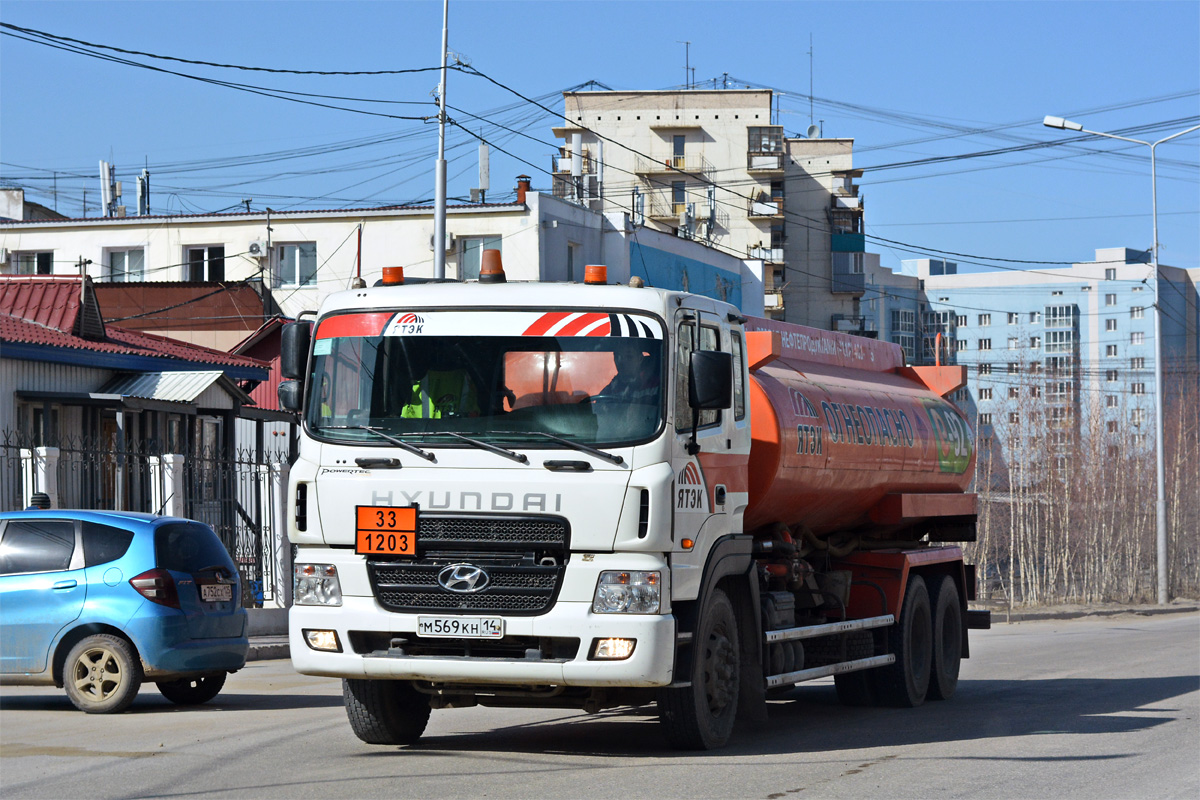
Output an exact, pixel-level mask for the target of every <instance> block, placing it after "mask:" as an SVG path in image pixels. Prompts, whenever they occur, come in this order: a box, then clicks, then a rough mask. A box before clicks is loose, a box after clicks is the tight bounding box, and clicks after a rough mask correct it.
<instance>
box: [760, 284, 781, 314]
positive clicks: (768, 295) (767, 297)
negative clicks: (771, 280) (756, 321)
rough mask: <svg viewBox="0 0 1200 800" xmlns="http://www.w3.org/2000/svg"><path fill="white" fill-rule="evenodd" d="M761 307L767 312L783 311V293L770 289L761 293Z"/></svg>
mask: <svg viewBox="0 0 1200 800" xmlns="http://www.w3.org/2000/svg"><path fill="white" fill-rule="evenodd" d="M763 307H764V308H765V309H766V310H767V311H782V310H783V292H781V291H780V290H778V289H772V290H769V291H766V292H764V293H763Z"/></svg>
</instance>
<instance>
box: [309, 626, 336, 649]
mask: <svg viewBox="0 0 1200 800" xmlns="http://www.w3.org/2000/svg"><path fill="white" fill-rule="evenodd" d="M304 640H305V641H306V642H308V646H309V647H311V648H312V649H313V650H329V651H332V652H334V653H340V652H342V644H341V642H339V641H338V635H337V631H309V630H306V631H304Z"/></svg>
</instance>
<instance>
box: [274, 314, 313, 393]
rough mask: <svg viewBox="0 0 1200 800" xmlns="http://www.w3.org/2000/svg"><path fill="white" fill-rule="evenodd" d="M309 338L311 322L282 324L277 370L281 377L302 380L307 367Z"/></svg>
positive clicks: (310, 336) (310, 338)
mask: <svg viewBox="0 0 1200 800" xmlns="http://www.w3.org/2000/svg"><path fill="white" fill-rule="evenodd" d="M311 340H312V325H311V324H309V323H307V322H290V323H288V324H287V325H284V326H283V331H282V333H281V334H280V343H279V371H280V372H281V373H282V374H283V377H285V378H290V379H292V380H300V381H302V380H304V378H305V377H306V372H307V369H308V346H309V343H310V342H311Z"/></svg>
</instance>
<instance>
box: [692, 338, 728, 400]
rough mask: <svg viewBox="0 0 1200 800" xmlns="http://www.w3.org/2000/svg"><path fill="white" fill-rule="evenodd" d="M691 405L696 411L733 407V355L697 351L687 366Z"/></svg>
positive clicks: (711, 351)
mask: <svg viewBox="0 0 1200 800" xmlns="http://www.w3.org/2000/svg"><path fill="white" fill-rule="evenodd" d="M688 405H689V406H691V407H692V408H693V409H695V410H697V411H701V410H704V409H714V408H716V409H720V408H729V407H730V406H731V405H733V355H732V354H730V353H721V352H718V351H716V350H696V351H694V352H693V353H692V360H691V363H689V364H688Z"/></svg>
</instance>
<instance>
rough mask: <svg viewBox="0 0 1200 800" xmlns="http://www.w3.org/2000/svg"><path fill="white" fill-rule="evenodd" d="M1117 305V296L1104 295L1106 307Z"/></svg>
mask: <svg viewBox="0 0 1200 800" xmlns="http://www.w3.org/2000/svg"><path fill="white" fill-rule="evenodd" d="M1116 304H1117V296H1116V295H1115V294H1106V295H1104V305H1106V306H1115V305H1116Z"/></svg>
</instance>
